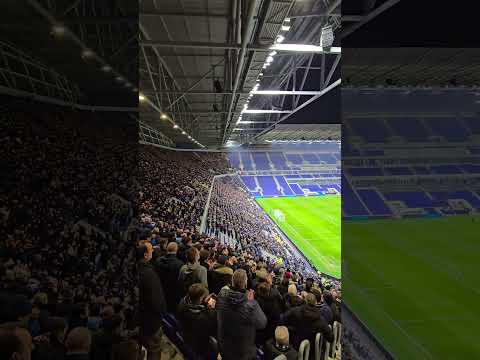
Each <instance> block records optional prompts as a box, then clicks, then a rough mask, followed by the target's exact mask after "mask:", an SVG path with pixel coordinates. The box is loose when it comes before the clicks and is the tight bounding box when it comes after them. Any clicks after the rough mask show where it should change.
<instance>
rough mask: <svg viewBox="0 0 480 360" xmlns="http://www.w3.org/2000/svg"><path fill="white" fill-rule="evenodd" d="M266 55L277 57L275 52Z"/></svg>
mask: <svg viewBox="0 0 480 360" xmlns="http://www.w3.org/2000/svg"><path fill="white" fill-rule="evenodd" d="M268 55H270V56H275V55H277V52H276V51H272V52H270V54H268Z"/></svg>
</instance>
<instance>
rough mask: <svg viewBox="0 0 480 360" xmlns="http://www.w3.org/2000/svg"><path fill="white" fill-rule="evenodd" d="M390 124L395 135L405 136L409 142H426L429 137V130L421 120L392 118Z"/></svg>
mask: <svg viewBox="0 0 480 360" xmlns="http://www.w3.org/2000/svg"><path fill="white" fill-rule="evenodd" d="M388 122H389V124H390V126H391V127H392V128H393V130H394V132H395V134H397V135H400V136H403V137H404V138H405V139H407V140H408V141H425V140H426V139H427V137H428V133H427V130H426V129H425V127H424V126H423V125H422V123H421V122H420V120H419V119H415V118H392V119H389V120H388Z"/></svg>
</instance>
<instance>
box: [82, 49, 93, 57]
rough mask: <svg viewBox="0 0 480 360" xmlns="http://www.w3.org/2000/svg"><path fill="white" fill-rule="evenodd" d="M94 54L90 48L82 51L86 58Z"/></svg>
mask: <svg viewBox="0 0 480 360" xmlns="http://www.w3.org/2000/svg"><path fill="white" fill-rule="evenodd" d="M93 55H94V53H93V51H92V50H90V49H85V50H83V51H82V57H84V58H91V57H93Z"/></svg>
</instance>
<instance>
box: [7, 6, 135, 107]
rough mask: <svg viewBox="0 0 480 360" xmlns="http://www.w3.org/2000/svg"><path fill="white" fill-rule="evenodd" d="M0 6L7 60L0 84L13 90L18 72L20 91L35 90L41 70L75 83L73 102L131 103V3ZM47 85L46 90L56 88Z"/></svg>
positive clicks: (133, 54)
mask: <svg viewBox="0 0 480 360" xmlns="http://www.w3.org/2000/svg"><path fill="white" fill-rule="evenodd" d="M0 10H1V11H0V39H1V41H2V46H1V47H0V48H1V49H0V51H1V52H2V55H3V59H4V61H6V63H3V64H2V65H3V66H2V67H3V68H4V71H6V73H7V74H8V75H7V77H8V81H10V83H9V82H8V81H7V80H5V78H3V79H2V80H5V81H6V83H2V84H1V85H3V86H4V87H11V88H16V87H17V85H18V84H13V85H12V82H15V81H16V80H18V78H19V76H18V74H19V73H22V74H23V80H24V81H25V80H27V82H29V86H30V88H28V89H27V88H25V89H23V90H24V91H27V92H32V93H36V92H38V88H35V86H36V85H39V84H41V83H42V81H43V78H42V76H43V75H45V73H44V71H45V72H49V73H50V74H53V73H57V74H61V75H62V76H65V78H66V80H65V82H64V83H63V84H62V85H61V86H65V84H66V83H69V82H71V83H73V84H74V85H71V86H72V88H73V87H75V86H76V85H78V88H79V91H80V98H79V99H75V100H78V101H79V102H81V103H83V104H96V105H103V106H107V105H114V106H118V105H119V104H121V105H122V106H123V107H131V106H136V103H137V101H138V100H137V94H136V93H134V90H135V88H136V87H137V82H138V80H137V79H138V66H137V59H138V56H137V55H138V45H137V44H138V43H137V41H136V39H137V28H136V22H137V21H138V20H137V14H138V6H137V4H136V3H135V2H132V1H128V0H118V1H95V0H71V1H60V0H49V1H44V0H2V2H1V4H0ZM5 59H6V60H5ZM107 65H108V67H106V66H107ZM26 68H28V71H27V72H28V74H26V73H25V69H26ZM102 68H103V70H102ZM40 69H43V70H40ZM106 70H108V71H106ZM15 73H16V74H17V76H16V74H15ZM117 77H121V78H122V79H120V81H118V80H116V78H117ZM0 82H1V80H0ZM32 83H33V85H32ZM50 85H51V86H50V87H51V88H50V90H52V89H53V90H55V89H56V88H57V87H59V85H58V84H55V82H53V84H50ZM61 86H60V87H61ZM69 86H70V85H69ZM3 90H5V88H3ZM60 91H62V89H60ZM48 93H49V94H50V96H53V97H55V96H56V95H57V94H55V91H49V92H48ZM45 95H47V94H45ZM72 100H73V99H72Z"/></svg>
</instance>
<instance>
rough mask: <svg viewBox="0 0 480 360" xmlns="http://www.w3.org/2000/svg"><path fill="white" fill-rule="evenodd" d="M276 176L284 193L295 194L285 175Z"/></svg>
mask: <svg viewBox="0 0 480 360" xmlns="http://www.w3.org/2000/svg"><path fill="white" fill-rule="evenodd" d="M275 178H276V179H277V181H278V184H279V185H280V186H281V187H282V189H283V194H284V195H295V194H294V193H293V191H292V189H290V186H288V183H287V181H286V180H285V178H284V177H283V176H275Z"/></svg>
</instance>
